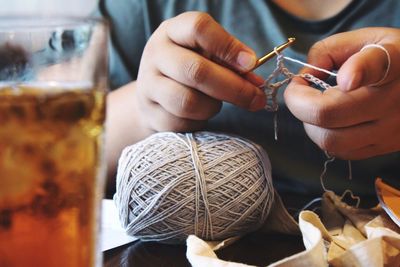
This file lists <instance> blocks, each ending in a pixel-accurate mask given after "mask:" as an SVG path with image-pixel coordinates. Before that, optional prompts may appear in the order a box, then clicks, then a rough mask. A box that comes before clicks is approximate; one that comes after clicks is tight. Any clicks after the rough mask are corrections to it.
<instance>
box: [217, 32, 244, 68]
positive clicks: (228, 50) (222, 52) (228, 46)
mask: <svg viewBox="0 0 400 267" xmlns="http://www.w3.org/2000/svg"><path fill="white" fill-rule="evenodd" d="M239 50H240V45H239V42H238V41H237V40H236V39H235V38H234V37H233V36H231V35H229V37H228V39H227V40H226V41H225V44H224V45H222V46H220V49H219V51H217V57H219V58H221V59H222V60H223V61H225V62H230V63H233V62H235V61H236V56H237V53H238V52H239Z"/></svg>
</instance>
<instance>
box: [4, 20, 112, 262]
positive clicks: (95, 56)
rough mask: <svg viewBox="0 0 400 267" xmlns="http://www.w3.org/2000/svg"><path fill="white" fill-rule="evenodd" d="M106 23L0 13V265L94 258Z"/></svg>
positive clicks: (101, 178)
mask: <svg viewBox="0 0 400 267" xmlns="http://www.w3.org/2000/svg"><path fill="white" fill-rule="evenodd" d="M107 76H108V75H107V25H106V23H104V21H101V20H97V19H85V18H62V17H57V18H56V17H52V18H51V17H47V18H40V19H39V18H22V17H21V18H11V17H10V18H4V17H2V18H0V266H6V267H15V266H18V267H19V266H41V267H45V266H58V267H62V266H68V267H73V266H79V267H88V266H100V265H101V253H100V252H99V250H98V243H99V242H98V238H99V229H100V225H99V219H100V216H99V213H100V212H99V210H100V209H99V208H100V202H101V198H102V194H103V187H104V184H105V183H104V182H105V181H104V180H105V170H104V168H105V164H104V162H103V158H104V155H103V149H102V145H103V123H104V117H105V94H106V88H107Z"/></svg>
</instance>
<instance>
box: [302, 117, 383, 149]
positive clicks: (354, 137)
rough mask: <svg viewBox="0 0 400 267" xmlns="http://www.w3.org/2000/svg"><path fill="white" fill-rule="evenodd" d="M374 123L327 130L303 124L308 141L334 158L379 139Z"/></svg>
mask: <svg viewBox="0 0 400 267" xmlns="http://www.w3.org/2000/svg"><path fill="white" fill-rule="evenodd" d="M376 124H377V123H376V122H367V123H363V124H359V125H354V126H350V127H345V128H334V129H327V128H322V127H318V126H315V125H312V124H308V123H304V129H305V131H306V133H307V135H308V136H309V137H310V139H311V140H312V141H313V142H314V143H315V144H316V145H318V146H319V147H320V148H321V149H322V150H324V151H329V154H332V155H335V156H344V155H347V154H349V152H351V151H355V150H358V149H361V148H363V147H365V146H369V145H372V144H375V143H376V141H377V138H379V135H380V133H379V130H377V128H375V127H376Z"/></svg>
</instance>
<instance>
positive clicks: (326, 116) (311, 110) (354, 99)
mask: <svg viewBox="0 0 400 267" xmlns="http://www.w3.org/2000/svg"><path fill="white" fill-rule="evenodd" d="M390 94H391V90H387V91H382V90H378V89H377V88H372V87H361V88H359V89H358V90H353V91H350V92H343V91H341V90H339V89H338V88H337V87H332V88H328V89H326V90H325V91H323V92H321V91H319V90H317V89H314V88H312V87H310V86H308V84H307V82H306V81H304V80H303V79H301V78H294V79H293V80H292V81H291V83H289V85H288V86H287V88H286V90H285V92H284V97H285V102H286V105H287V107H288V108H289V110H290V111H291V112H292V113H293V115H294V116H295V117H297V118H298V119H299V120H301V121H303V122H305V123H308V124H313V125H316V126H320V127H323V128H341V127H348V126H351V125H357V124H361V123H363V122H368V121H374V120H376V119H378V118H380V117H382V116H384V115H385V114H386V112H387V111H388V107H385V104H386V101H377V99H385V97H387V96H389V95H390ZM381 97H382V98H381ZM389 108H390V107H389Z"/></svg>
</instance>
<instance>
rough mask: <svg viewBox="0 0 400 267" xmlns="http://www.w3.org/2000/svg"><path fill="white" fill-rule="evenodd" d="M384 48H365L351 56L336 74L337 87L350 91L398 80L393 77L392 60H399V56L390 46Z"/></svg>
mask: <svg viewBox="0 0 400 267" xmlns="http://www.w3.org/2000/svg"><path fill="white" fill-rule="evenodd" d="M379 47H381V48H379ZM386 47H388V48H386ZM386 47H385V46H384V45H380V46H369V47H368V46H365V49H364V48H362V49H361V51H359V52H357V53H355V54H354V55H352V56H351V57H350V58H349V59H348V60H347V61H346V62H345V63H344V64H343V65H342V67H341V68H340V70H339V72H338V77H337V82H338V85H339V87H340V88H341V89H342V90H345V91H350V90H353V89H356V88H358V87H361V86H368V85H378V84H379V85H384V84H387V83H389V82H391V81H393V80H394V79H395V78H398V77H395V75H393V74H394V73H393V69H394V68H392V62H393V60H392V58H394V59H397V60H400V56H399V55H398V53H395V50H394V49H390V48H389V47H390V46H388V45H387V46H386ZM389 51H392V52H389ZM393 64H395V63H393Z"/></svg>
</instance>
